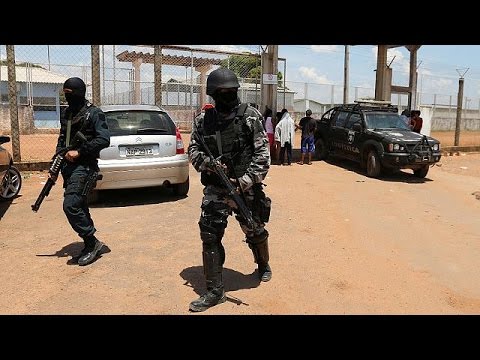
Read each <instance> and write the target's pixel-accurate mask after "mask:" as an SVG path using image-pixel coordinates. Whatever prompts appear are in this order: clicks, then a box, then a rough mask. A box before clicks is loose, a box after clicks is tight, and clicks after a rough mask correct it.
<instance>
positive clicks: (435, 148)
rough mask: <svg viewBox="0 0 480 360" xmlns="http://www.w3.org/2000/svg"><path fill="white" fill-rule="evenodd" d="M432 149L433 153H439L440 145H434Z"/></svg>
mask: <svg viewBox="0 0 480 360" xmlns="http://www.w3.org/2000/svg"><path fill="white" fill-rule="evenodd" d="M432 149H433V151H438V150H440V144H433V147H432Z"/></svg>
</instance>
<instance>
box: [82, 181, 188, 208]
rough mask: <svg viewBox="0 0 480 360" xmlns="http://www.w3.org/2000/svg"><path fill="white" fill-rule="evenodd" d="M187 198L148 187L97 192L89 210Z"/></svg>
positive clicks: (168, 189) (165, 190)
mask: <svg viewBox="0 0 480 360" xmlns="http://www.w3.org/2000/svg"><path fill="white" fill-rule="evenodd" d="M186 197H187V196H177V195H174V193H173V190H172V189H170V188H168V187H165V186H158V187H149V188H139V189H118V190H102V191H99V199H98V201H97V202H95V203H93V204H90V207H91V208H102V207H125V206H138V205H147V204H160V203H163V202H171V201H176V200H180V199H184V198H186Z"/></svg>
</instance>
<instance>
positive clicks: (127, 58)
mask: <svg viewBox="0 0 480 360" xmlns="http://www.w3.org/2000/svg"><path fill="white" fill-rule="evenodd" d="M116 57H117V59H118V61H122V62H134V61H135V60H138V59H141V60H142V62H143V63H148V64H153V63H154V55H153V54H150V53H143V52H138V53H137V52H135V51H127V50H125V51H123V52H121V53H120V54H118V55H117V56H116ZM192 59H193V66H194V67H199V66H204V65H220V64H221V61H222V60H221V59H212V58H198V57H193V58H192V57H190V56H178V55H162V64H163V65H177V66H192Z"/></svg>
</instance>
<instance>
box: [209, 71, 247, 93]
mask: <svg viewBox="0 0 480 360" xmlns="http://www.w3.org/2000/svg"><path fill="white" fill-rule="evenodd" d="M239 87H240V84H239V83H238V79H237V75H235V73H234V72H233V71H232V70H229V69H227V68H223V67H221V68H218V69H216V70H214V71H212V72H211V73H210V75H208V78H207V95H210V96H212V95H213V94H214V93H215V91H217V90H218V89H229V88H236V89H238V88H239Z"/></svg>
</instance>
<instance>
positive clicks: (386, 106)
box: [340, 99, 398, 112]
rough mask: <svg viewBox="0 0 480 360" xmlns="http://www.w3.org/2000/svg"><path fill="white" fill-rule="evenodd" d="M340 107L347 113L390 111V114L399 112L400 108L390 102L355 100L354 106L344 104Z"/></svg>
mask: <svg viewBox="0 0 480 360" xmlns="http://www.w3.org/2000/svg"><path fill="white" fill-rule="evenodd" d="M340 107H341V108H342V109H344V110H347V111H355V110H360V109H361V110H363V111H378V110H381V111H388V112H398V108H397V107H396V106H394V105H392V103H391V102H390V101H382V100H369V99H365V100H355V103H354V104H343V105H340Z"/></svg>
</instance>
